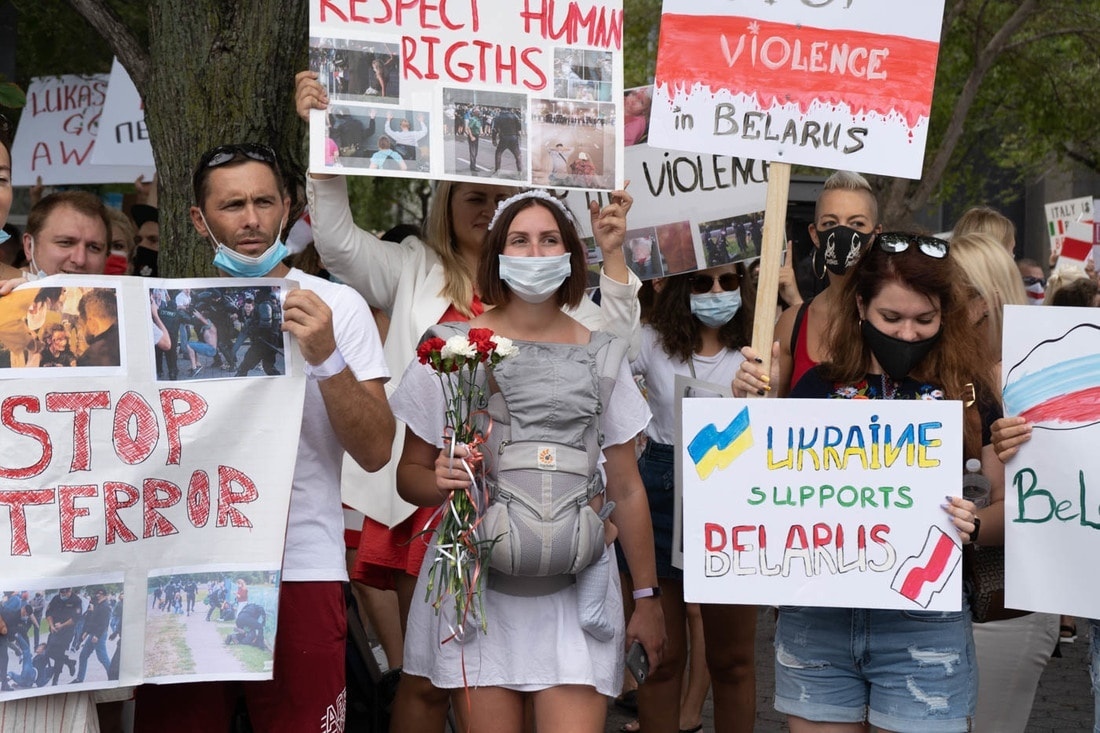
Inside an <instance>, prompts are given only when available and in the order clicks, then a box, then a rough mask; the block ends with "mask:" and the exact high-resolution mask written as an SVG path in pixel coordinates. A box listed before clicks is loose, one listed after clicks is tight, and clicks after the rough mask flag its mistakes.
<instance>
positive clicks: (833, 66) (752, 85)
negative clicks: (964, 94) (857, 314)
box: [650, 0, 944, 178]
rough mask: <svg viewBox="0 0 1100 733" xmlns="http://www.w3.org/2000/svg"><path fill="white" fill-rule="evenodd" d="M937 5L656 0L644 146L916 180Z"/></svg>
mask: <svg viewBox="0 0 1100 733" xmlns="http://www.w3.org/2000/svg"><path fill="white" fill-rule="evenodd" d="M943 5H944V3H943V0H928V1H927V2H919V3H915V2H909V1H907V0H819V1H814V2H809V1H808V0H740V1H739V2H735V3H733V2H729V1H728V0H664V4H663V14H662V16H661V35H660V40H659V43H658V51H657V70H656V93H655V96H654V104H653V114H652V116H651V119H650V142H651V143H653V144H656V145H660V146H662V147H666V148H673V149H677V150H696V151H699V152H704V153H719V152H720V153H725V154H729V155H736V156H741V157H746V158H755V159H758V160H767V161H773V162H782V163H789V164H801V165H810V166H818V167H823V168H837V169H846V170H858V171H863V172H866V173H880V174H885V175H892V176H901V177H905V178H919V177H920V175H921V168H922V165H923V160H924V148H925V141H926V138H927V135H928V121H929V114H930V111H931V107H932V90H933V87H934V83H935V77H936V63H937V58H938V54H939V39H940V27H941V24H942V20H943Z"/></svg>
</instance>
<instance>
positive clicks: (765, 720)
mask: <svg viewBox="0 0 1100 733" xmlns="http://www.w3.org/2000/svg"><path fill="white" fill-rule="evenodd" d="M1077 628H1078V631H1079V636H1078V639H1077V642H1076V643H1074V644H1061V645H1060V647H1061V653H1062V656H1061V658H1057V657H1056V658H1053V659H1051V660H1050V663H1049V664H1048V665H1047V668H1046V670H1045V671H1044V672H1043V677H1042V679H1041V680H1040V681H1039V690H1038V692H1037V694H1036V696H1035V705H1034V707H1033V708H1032V711H1031V720H1030V721H1028V726H1027V731H1026V733H1071V732H1074V731H1090V730H1092V690H1091V687H1090V683H1089V673H1088V648H1089V644H1088V622H1086V621H1084V620H1083V619H1078V620H1077ZM774 631H775V622H774V617H773V615H772V612H771V610H770V609H768V610H762V611H761V613H760V616H759V620H758V622H757V631H756V690H757V703H756V731H758V732H762V733H773V732H774V731H786V730H787V725H786V723H785V719H784V716H782V715H780V714H779V713H777V712H775V710H773V709H772V701H771V692H772V689H773V687H774V672H773V670H772V664H773V661H772V659H773V657H772V634H773V632H774ZM712 715H713V708H712V707H711V704H710V700H709V699H708V700H707V704H706V706H705V707H704V708H703V731H704V732H705V733H710V732H711V731H713V730H714V719H713V717H712ZM629 720H630V716H629V715H628V714H626V713H625V712H623V711H622V710H619V709H618V708H616V707H615V706H614V705H609V707H608V717H607V733H613V732H614V731H618V730H619V728H620V726H622V725H623V724H624V723H626V722H627V721H629Z"/></svg>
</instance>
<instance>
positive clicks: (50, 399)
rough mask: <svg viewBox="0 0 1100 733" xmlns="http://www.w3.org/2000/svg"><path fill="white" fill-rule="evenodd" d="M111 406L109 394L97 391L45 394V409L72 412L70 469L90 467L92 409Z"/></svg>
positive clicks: (104, 408) (79, 469) (83, 469)
mask: <svg viewBox="0 0 1100 733" xmlns="http://www.w3.org/2000/svg"><path fill="white" fill-rule="evenodd" d="M110 406H111V396H110V395H109V394H108V393H107V392H106V391H99V392H51V393H50V394H48V395H46V409H47V410H48V411H50V412H71V413H73V460H72V463H71V464H70V466H69V470H70V471H87V470H88V469H89V468H90V467H91V459H92V442H91V430H90V427H91V421H92V410H106V409H107V408H109V407H110Z"/></svg>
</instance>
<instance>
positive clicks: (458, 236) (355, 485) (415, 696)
mask: <svg viewBox="0 0 1100 733" xmlns="http://www.w3.org/2000/svg"><path fill="white" fill-rule="evenodd" d="M295 83H296V95H295V104H296V108H297V110H298V114H299V115H300V116H301V117H302V119H304V120H306V121H307V122H308V120H309V111H310V110H311V109H324V108H325V107H326V106H327V105H328V96H327V94H326V93H325V90H324V88H323V87H322V86H321V84H320V83H319V82H318V81H317V74H315V73H313V72H309V71H303V72H301V73H299V74H298V75H297V76H296V77H295ZM516 192H517V189H514V188H511V187H507V186H496V185H491V184H487V183H481V182H478V181H468V182H462V183H454V182H450V181H443V182H440V183H439V184H438V185H437V186H436V189H435V193H434V194H433V195H432V199H431V203H430V205H429V210H428V218H427V220H426V221H425V222H424V227H423V238H418V237H407V238H406V239H405V240H404V241H402V242H400V243H391V242H383V241H381V240H379V239H378V238H376V237H374V236H373V235H372V234H370V233H369V232H366V231H364V230H363V229H360V228H359V227H357V226H356V225H355V222H354V221H353V220H352V215H351V208H350V206H349V203H348V193H347V182H346V180H345V179H344V178H343V177H342V176H329V175H323V174H310V175H309V176H308V177H307V180H306V194H307V196H308V198H309V208H310V215H311V219H312V224H313V235H314V244H315V245H316V247H317V251H318V252H319V253H320V254H321V257H322V258H323V259H324V262H325V266H326V268H327V269H328V270H329V272H331V273H332V274H333V275H334V276H336V277H337V278H339V279H340V280H341V281H343V282H345V283H347V284H348V285H351V286H352V287H354V288H355V289H356V290H357V291H359V293H360V294H361V295H362V296H363V297H364V298H365V299H366V301H367V303H369V304H370V305H371V307H372V308H377V309H380V310H382V311H385V312H386V313H387V314H389V315H390V317H391V320H390V327H389V331H388V333H387V335H386V341H385V345H384V350H385V354H386V363H387V364H388V365H389V367H390V373H391V374H394V375H400V374H402V373H403V371H404V369H405V366H406V365H407V364H408V362H409V359H411V358H412V357H413V355H414V354H415V353H416V345H417V343H418V342H419V339H420V337H421V335H423V334H424V332H425V331H427V330H428V329H429V328H430V327H432V326H434V325H436V324H438V323H443V322H447V321H465V320H469V319H470V318H474V317H476V316H479V315H481V313H482V312H484V306H483V304H482V302H481V299H480V295H479V293H478V288H477V286H476V282H475V276H476V272H477V267H478V262H479V261H480V259H481V254H482V252H483V250H484V248H485V241H486V237H487V235H488V228H489V221H490V220H491V219H492V216H493V213H494V211H495V209H496V206H497V204H498V203H499V202H500V201H502V200H504V199H506V198H507V197H509V196H510V195H512V194H514V193H516ZM612 200H613V202H614V203H612V204H611V205H610V206H608V207H605V209H604V210H603V211H602V212H599V213H598V214H597V213H596V212H595V211H593V212H590V213H591V214H592V216H593V217H595V219H594V222H593V231H594V232H595V234H596V241H597V243H598V244H599V246H600V248H601V249H602V250H603V256H604V267H603V273H602V275H601V278H600V289H601V294H602V300H601V304H600V306H598V307H597V306H596V305H595V304H593V303H592V302H591V301H590V300H588V299H587V298H584V299H583V300H581V301H580V303H579V304H577V305H576V307H573V308H568V309H566V312H567V313H569V315H571V316H572V317H573V318H574V319H576V320H577V321H579V322H581V323H582V324H583V325H585V326H586V327H589V328H592V329H594V330H595V329H601V328H604V324H605V321H606V323H607V325H608V326H614V324H632V323H633V324H636V323H637V322H638V320H639V317H640V316H639V313H640V307H639V305H638V300H637V293H638V289H639V288H640V287H641V283H640V281H639V280H638V279H637V277H635V276H634V275H633V274H632V273H631V272H630V270H629V269H628V268H627V266H626V260H625V259H624V258H623V253H622V232H618V233H617V234H616V233H615V232H612V231H610V230H609V229H608V228H607V227H606V226H605V224H606V222H607V221H609V219H610V218H614V217H615V216H617V215H619V214H622V215H625V213H626V212H627V211H628V210H629V209H630V203H631V198H630V196H629V194H627V193H626V192H625V191H617V192H615V193H614V194H612ZM593 206H594V207H595V204H593ZM608 330H609V329H608ZM621 333H622V335H624V336H629V326H627V327H626V329H625V330H624V331H622V332H621ZM399 382H400V379H399V378H395V379H391V380H390V383H389V386H388V387H387V388H388V389H390V390H391V391H392V390H393V389H395V388H396V387H397V385H398V383H399ZM404 435H405V432H404V430H402V429H401V427H400V425H399V426H398V431H397V438H396V440H394V445H393V453H392V456H393V457H392V458H391V460H390V462H389V463H388V464H387V466H386V468H384V469H382V470H381V471H379V472H377V473H374V474H370V475H368V474H366V473H364V472H363V471H361V470H357V469H356V468H355V466H354V464H345V466H344V486H350V487H352V490H354V491H356V492H358V493H360V494H366V495H369V499H368V500H367V501H365V502H364V504H367V503H369V505H370V506H371V507H377V508H378V509H377V512H376V515H375V517H369V516H368V517H367V518H366V519H365V520H364V523H363V532H362V540H361V544H360V548H359V551H358V553H357V556H356V562H355V567H354V569H353V572H352V577H353V578H354V579H355V580H358V581H360V582H364V583H366V584H367V585H369V586H374V587H377V588H382V589H389V588H393V589H395V590H396V591H397V597H398V604H399V611H398V613H399V616H400V621H401V627H402V630H404V627H405V622H406V619H407V617H408V613H409V608H410V605H411V603H412V600H413V590H414V588H415V585H416V579H417V575H418V573H419V572H420V564H421V560H422V558H423V557H424V553H425V551H426V549H427V547H428V544H427V535H423V536H422V537H421V538H420V539H417V536H418V535H420V534H421V532H422V530H423V529H424V528H425V525H426V524H427V522H428V521H429V519H430V518H431V516H432V514H433V513H434V508H432V507H422V508H418V507H415V506H413V505H412V504H408V503H406V502H404V501H402V500H401V499H400V498H399V497H398V495H397V491H396V488H395V487H396V483H395V482H396V477H395V472H396V466H397V463H398V459H399V458H400V456H401V454H402V449H403V445H404ZM391 662H392V660H391ZM394 666H397V665H394ZM446 706H447V693H446V691H440V690H435V689H433V688H432V687H431V684H430V683H429V682H428V681H427V680H426V679H424V678H411V677H410V676H409V675H402V679H401V683H400V687H399V689H398V693H397V700H396V702H395V705H394V708H395V709H394V720H393V730H424V731H438V730H442V728H443V715H445V713H446ZM437 722H438V724H437Z"/></svg>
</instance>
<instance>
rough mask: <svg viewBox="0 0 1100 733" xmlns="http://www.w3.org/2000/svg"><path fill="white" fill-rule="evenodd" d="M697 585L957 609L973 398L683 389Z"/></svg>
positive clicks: (690, 556)
mask: <svg viewBox="0 0 1100 733" xmlns="http://www.w3.org/2000/svg"><path fill="white" fill-rule="evenodd" d="M682 427H683V435H682V440H681V442H680V443H679V445H680V448H679V450H680V453H681V456H680V459H681V461H682V465H683V466H684V468H683V483H684V530H683V533H684V534H683V536H684V597H685V599H686V600H688V601H694V602H699V603H745V604H759V605H781V604H789V605H799V606H837V607H845V608H852V607H854V608H897V609H913V610H920V609H924V610H939V611H957V610H959V608H960V607H961V605H962V591H961V576H962V565H961V558H962V547H961V545H960V540H959V537H958V534H957V532H956V530H955V528H954V526H953V525H952V524H951V521H950V518H949V517H948V515H947V513H946V512H945V511H944V510H943V508H942V506H941V505H942V504H943V502H944V496H945V495H953V496H958V495H961V486H962V408H961V403H959V402H944V401H938V400H928V401H923V400H916V401H912V400H904V401H902V400H899V401H892V400H873V401H867V400H795V399H786V400H767V399H765V400H738V399H690V400H684V401H683V424H682Z"/></svg>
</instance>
